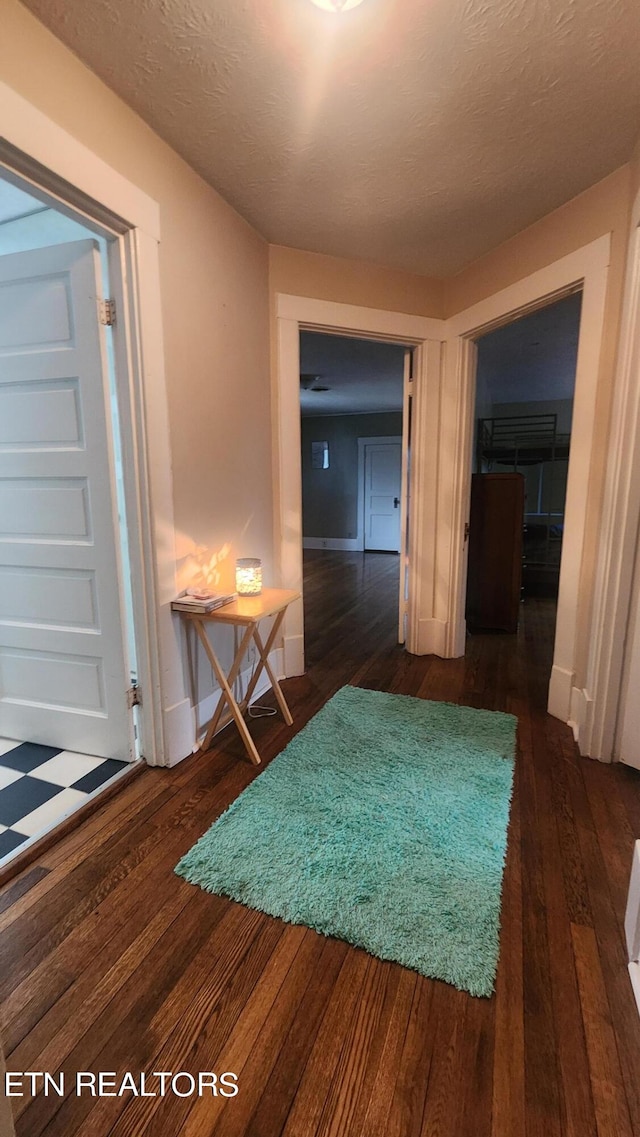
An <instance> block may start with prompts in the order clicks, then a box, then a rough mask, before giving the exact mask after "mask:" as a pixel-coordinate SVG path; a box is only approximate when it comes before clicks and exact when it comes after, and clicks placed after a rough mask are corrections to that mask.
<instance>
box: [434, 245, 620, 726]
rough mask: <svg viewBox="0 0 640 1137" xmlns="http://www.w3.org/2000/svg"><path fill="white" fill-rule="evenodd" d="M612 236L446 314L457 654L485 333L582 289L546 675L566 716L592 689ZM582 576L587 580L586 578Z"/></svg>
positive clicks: (446, 477)
mask: <svg viewBox="0 0 640 1137" xmlns="http://www.w3.org/2000/svg"><path fill="white" fill-rule="evenodd" d="M609 259H610V237H609V235H608V234H607V235H605V236H603V237H599V238H598V239H597V240H595V241H592V242H591V243H590V244H588V245H585V246H584V247H583V248H581V249H577V250H576V251H575V252H573V253H570V254H568V255H567V256H565V257H562V258H561V259H560V260H558V261H555V262H554V263H552V264H550V265H547V266H546V267H545V268H543V269H540V270H539V271H537V272H535V273H532V274H531V275H530V276H528V277H525V278H524V279H522V280H520V281H518V282H517V283H515V284H513V285H510V286H509V287H508V288H504V289H502V290H501V291H500V292H497V293H495V294H494V295H493V296H490V297H488V298H487V299H485V300H482V301H480V302H479V303H478V304H475V305H473V306H472V307H471V308H468V309H466V310H465V311H463V312H460V313H458V314H457V315H455V316H453V317H452V318H451V319H449V321H448V322H447V351H446V381H445V391H446V394H445V402H444V406H443V417H442V426H441V430H442V432H443V436H444V437H450V438H451V439H452V440H454V445H452V446H451V447H450V448H449V457H448V458H447V455H446V454H445V453H443V456H442V464H441V476H442V496H441V504H442V508H441V513H440V518H441V525H440V527H439V533H438V544H439V550H438V563H439V565H440V573H439V576H438V579H439V580H440V581H442V582H443V588H444V589H445V590H446V591H448V592H449V597H448V599H449V628H448V636H447V647H448V653H447V654H450V655H462V654H464V642H465V632H466V625H465V618H464V599H465V589H466V569H467V563H466V547H465V522H467V521H468V517H469V501H470V486H471V468H472V453H471V450H472V433H473V420H474V408H475V386H476V348H475V340H476V339H477V337H478V336H480V335H484V334H486V333H487V332H489V331H493V330H494V329H496V328H499V327H502V326H504V325H505V324H508V323H511V322H512V321H513V320H515V319H518V318H519V317H520V316H524V315H527V314H528V313H529V312H532V311H535V310H536V309H538V308H541V307H544V306H545V305H547V304H549V303H552V302H553V301H554V300H559V299H561V298H562V297H564V296H567V295H569V294H570V293H571V292H575V291H577V290H578V289H581V290H582V311H581V318H580V330H579V339H578V356H577V365H576V383H575V392H574V405H573V423H572V440H571V450H570V455H569V472H568V478H567V497H566V509H565V540H564V541H563V551H562V560H561V568H560V589H559V596H558V617H557V622H556V634H555V644H554V656H553V668H552V672H551V681H550V684H549V701H548V710H549V713H550V714H552V715H554V716H555V717H556V718H559V719H562V720H563V721H564V722H570V723H572V724H575V727H574V730H575V731H576V733H577V731H578V727H579V724H580V723H581V722H582V721H584V718H585V700H586V699H587V694H586V692H585V691H584V689H582V688H578V687H576V685H575V684H576V673H577V670H578V663H579V660H578V652H579V650H580V646H581V644H582V645H584V644H585V642H587V640H588V631H587V632H586V634H585V629H588V626H589V621H590V618H591V609H592V602H593V598H594V590H595V581H593V582H591V583H590V584H587V586H586V587H585V586H584V584H583V582H582V580H581V576H582V569H583V556H584V550H585V537H586V529H587V521H588V514H589V512H590V511H592V510H594V509H595V508H596V505H597V500H598V499H599V496H600V495H599V489H598V487H597V486H595V485H593V484H591V483H592V478H591V465H592V452H593V440H594V431H595V425H596V394H597V388H598V375H599V367H600V355H601V346H602V333H603V325H604V314H605V303H606V291H607V278H608V269H609ZM581 585H582V587H581Z"/></svg>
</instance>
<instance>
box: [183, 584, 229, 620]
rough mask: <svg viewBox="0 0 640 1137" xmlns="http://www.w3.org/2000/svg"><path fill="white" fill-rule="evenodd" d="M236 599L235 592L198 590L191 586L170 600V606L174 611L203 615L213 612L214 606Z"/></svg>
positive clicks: (219, 606)
mask: <svg viewBox="0 0 640 1137" xmlns="http://www.w3.org/2000/svg"><path fill="white" fill-rule="evenodd" d="M237 599H238V593H237V592H205V591H203V592H198V591H196V589H193V588H191V589H187V591H186V592H182V593H181V594H180V596H177V597H176V599H175V600H172V602H171V607H172V609H173V611H174V612H194V613H197V615H199V616H204V615H206V614H207V613H208V612H214V611H215V609H216V608H222V606H223V604H231V601H232V600H237Z"/></svg>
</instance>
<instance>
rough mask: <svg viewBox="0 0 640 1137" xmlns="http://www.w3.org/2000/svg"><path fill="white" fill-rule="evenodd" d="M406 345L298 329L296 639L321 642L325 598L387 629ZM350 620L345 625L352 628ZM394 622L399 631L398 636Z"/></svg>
mask: <svg viewBox="0 0 640 1137" xmlns="http://www.w3.org/2000/svg"><path fill="white" fill-rule="evenodd" d="M406 355H407V351H406V349H405V348H404V347H403V346H402V345H400V344H397V343H381V342H376V341H372V340H367V339H361V338H358V339H355V338H350V337H348V336H336V335H328V334H325V333H319V332H312V331H302V332H301V333H300V415H301V423H300V438H301V471H302V544H303V560H304V574H305V591H304V596H305V638H306V644H307V652H308V658H309V659H310V660H313V659H315V654H316V651H317V650H319V649H320V642H322V645H323V647H324V648H326V641H327V637H330V633H331V626H332V622H331V619H327V613H328V611H329V610H330V607H331V605H332V604H338V605H341V606H343V607H344V605H348V606H349V607H350V609H351V610H352V611H353V613H354V620H355V619H356V618H357V614H358V613H359V612H362V614H363V615H364V611H365V608H363V607H362V606H363V605H364V604H365V600H366V609H368V610H369V611H371V608H372V607H374V608H375V611H376V612H377V614H378V616H379V617H380V618H382V619H384V621H385V623H386V625H388V630H389V635H390V636H394V635H395V633H396V629H397V628H399V627H400V621H399V616H400V613H399V607H400V570H401V564H402V560H403V558H402V555H401V554H402V550H403V541H404V540H405V539H406V525H405V524H403V503H404V508H405V510H406V500H407V493H406V462H407V458H408V455H407V454H406V452H405V446H404V442H403V437H404V433H405V432H404V426H405V424H404V422H403V419H404V412H403V402H404V398H405V390H404V386H405V367H406V358H405V357H406ZM355 630H356V629H355V624H354V632H355ZM403 633H404V623H403V622H402V629H401V632H400V633H399V638H400V639H402V640H403V639H404V634H403Z"/></svg>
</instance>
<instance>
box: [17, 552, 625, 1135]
mask: <svg viewBox="0 0 640 1137" xmlns="http://www.w3.org/2000/svg"><path fill="white" fill-rule="evenodd" d="M305 573H306V588H305V597H306V611H305V619H306V634H307V661H308V670H307V672H306V674H305V675H303V676H299V677H297V678H295V679H291V680H287V681H286V682H285V691H286V695H287V700H288V702H289V704H290V706H291V709H292V713H293V716H294V723H293V726H292V727H287V726H286V725H285V724H284V723H283V722H282V720H281V719H280V718H279V717H276V718H263V719H259V720H254V721H253V722H252V724H251V730H252V733H253V734H254V736H255V738H256V742H257V745H258V748H259V750H260V752H261V753H262V754H263V756H264V762H265V764H266V763H267V762H268V761H270V760H271V758H272V757H274V756H275V755H276V754H277V753H278V752H279V751H280V750H281V749H282V747H283V746H284V745H286V743H287V742H288V741H289V739H290V738H292V737H293V736H294V735H295V733H296V732H297V731H298V730H300V729H301V727H302V726H303V725H304V724H305V723H306V722H307V721H308V720H309V719H310V718H311V717H312V716H313V715H314V714H315V713H316V712H317V711H318V710H319V709H320V708H321V707H322V706H323V705H324V703H325V702H326V700H327V699H328V698H330V697H331V695H332V694H333V693H334V692H335V691H336V690H338V689H339V687H341V686H342V685H343V684H345V683H353V684H355V685H359V686H362V687H367V688H371V689H373V690H384V691H391V692H397V693H400V694H405V695H413V696H416V697H419V698H427V699H443V700H446V701H449V702H454V703H456V702H457V703H463V704H465V705H468V706H472V707H484V708H487V709H495V710H501V711H508V712H510V713H513V714H515V715H517V717H518V720H519V735H518V755H517V768H516V776H515V787H514V797H513V802H512V813H511V824H510V831H509V844H508V851H507V858H506V867H505V877H504V886H503V904H502V917H501V954H500V961H499V967H498V976H497V983H496V993H495V995H494V996H493V997H492V998H491V999H474V998H472V997H471V996H469V995H466V994H465V993H463V992H459V991H456V990H455V989H454V988H452V987H449V986H448V985H447V984H444V983H441V982H437V981H432V980H428V979H425V978H423V977H421V976H417V975H416V974H415V973H414V972H411V971H408V970H406V969H405V968H402V967H399V966H398V965H396V964H393V963H389V962H382V961H379V960H376V959H374V958H372V957H370V956H368V955H367V954H366V953H365V952H363V951H361V950H359V949H356V948H354V947H351V946H350V945H347V944H345V943H342V942H341V941H338V940H334V939H330V938H324V937H322V936H319V935H317V934H316V933H315V932H313V931H311V930H309V929H305V928H301V927H294V926H289V925H286V924H283V923H282V922H280V921H278V920H273V919H271V918H270V917H268V916H265V915H263V914H261V913H259V912H254V911H251V910H249V909H246V908H243V907H242V906H240V905H237V904H234V903H233V902H231V901H229V900H227V899H225V898H222V897H217V896H210V895H208V894H207V893H205V892H202V891H201V890H199V889H196V888H194V887H193V886H190V885H188V884H186V882H185V881H183V880H181V879H180V878H178V877H177V876H176V875H175V873H174V871H173V869H174V866H175V864H176V862H177V861H178V859H179V858H180V856H181V855H182V854H183V853H184V852H186V851H187V850H188V849H189V848H190V847H191V845H192V844H193V843H194V841H195V840H196V839H197V837H198V836H199V835H200V834H201V833H202V832H204V831H205V829H206V828H207V827H208V826H209V825H210V824H211V822H212V821H213V820H215V818H216V817H217V816H219V815H220V813H222V812H223V811H224V809H226V808H227V806H228V805H229V804H230V803H231V802H232V801H233V800H234V799H235V798H236V797H237V796H238V794H240V793H241V792H242V790H243V789H244V788H245V787H246V786H248V785H249V784H250V782H251V781H252V780H253V779H254V778H255V777H258V776H259V774H260V768H257V769H256V768H253V767H251V766H250V765H249V763H248V762H247V761H246V758H245V754H244V748H243V745H242V742H241V740H240V739H239V737H238V734H237V731H236V730H235V729H234V728H233V727H230V728H228V729H226V730H225V731H223V732H222V733H221V734H220V735H219V736H217V738H216V740H215V746H214V748H213V749H212V750H211V751H210V752H209V753H208V754H200V755H194V756H193V757H192V758H189V759H187V760H186V761H185V762H184V763H181V764H180V765H178V766H177V767H175V768H174V769H172V770H151V769H149V770H146V771H144V772H143V774H142V775H141V776H140V777H139V778H138V779H136V780H135V781H133V782H131V783H130V784H129V785H127V786H126V787H125V788H124V789H123V790H122V792H121V793H120V794H119V795H118V796H117V797H115V798H113V799H112V800H111V801H108V802H106V803H105V804H104V805H103V806H102V807H101V809H99V810H98V811H97V812H96V813H95V814H94V815H93V816H91V817H89V818H87V819H86V820H85V821H84V822H83V823H82V824H81V825H80V827H79V828H78V829H76V830H75V831H73V832H70V833H68V834H67V835H66V836H64V837H63V839H62V840H61V841H60V842H59V843H58V844H57V845H55V846H53V847H51V848H49V849H47V850H46V851H43V853H42V855H41V856H40V857H39V858H38V859H37V860H36V861H35V862H34V863H33V864H32V865H30V866H29V867H28V868H26V869H25V870H24V871H23V872H22V874H21V875H20V876H18V877H17V878H16V879H15V880H13V881H10V882H9V883H7V884H6V885H5V886H4V888H3V889H0V998H1V999H2V1005H1V1008H0V1016H1V1027H2V1032H3V1035H4V1041H5V1048H6V1049H7V1051H8V1067H9V1069H10V1070H13V1071H16V1070H20V1071H22V1070H34V1069H38V1070H42V1069H45V1070H49V1071H51V1072H57V1071H60V1070H62V1071H64V1072H65V1073H66V1075H67V1079H68V1081H67V1093H66V1095H65V1097H64V1098H62V1099H60V1098H58V1097H55V1096H48V1097H45V1096H43V1095H39V1096H36V1098H35V1099H31V1098H30V1097H28V1096H25V1097H24V1098H17V1099H14V1103H13V1104H14V1112H15V1114H16V1118H17V1132H18V1137H85V1135H87V1137H89V1135H91V1137H169V1135H173V1134H175V1133H180V1134H181V1135H182V1137H282V1135H283V1134H284V1135H286V1137H383V1135H384V1137H543V1135H544V1137H632V1135H633V1134H638V1133H640V1079H638V1077H637V1071H638V1069H639V1068H640V1019H639V1017H638V1013H637V1010H636V1006H635V1002H634V999H633V994H632V991H631V986H630V983H629V977H628V973H627V968H626V959H625V946H624V934H623V920H624V905H625V899H626V891H627V885H628V875H629V868H630V863H631V852H632V847H633V840H634V838H635V837H638V836H640V775H639V774H638V773H637V772H636V771H634V770H630V769H628V768H623V767H619V766H601V765H599V764H597V763H592V762H590V761H589V760H588V759H582V758H580V756H579V755H578V753H577V750H576V747H575V744H574V742H573V738H572V735H571V732H570V730H569V728H568V727H566V726H564V725H563V724H562V723H559V722H557V721H556V720H555V719H552V718H550V717H549V715H548V714H547V713H546V698H547V689H548V682H549V673H550V666H551V657H552V649H553V621H554V610H553V603H552V602H551V601H548V600H527V601H526V602H525V603H524V604H523V605H522V613H521V620H520V626H519V629H518V633H517V634H516V635H513V636H507V635H494V636H491V635H484V636H474V637H470V638H469V640H468V645H467V652H466V655H465V657H464V658H462V659H457V660H441V659H438V658H436V657H417V656H411V655H409V654H408V653H406V652H405V651H404V650H403V649H402V648H401V647H399V646H398V645H397V643H396V642H395V628H396V604H397V584H398V559H397V558H395V557H393V556H384V555H375V554H368V555H363V554H351V553H332V552H324V551H318V552H310V553H308V554H305ZM264 701H265V702H266V703H268V702H269V697H268V696H267V697H265V700H264ZM100 1069H102V1070H115V1071H118V1072H120V1073H123V1072H124V1071H126V1070H131V1071H136V1072H138V1073H140V1072H146V1073H147V1074H148V1075H151V1074H152V1072H153V1071H154V1070H158V1069H163V1070H172V1071H174V1072H175V1071H179V1070H187V1071H192V1072H194V1073H197V1071H198V1070H214V1071H217V1072H222V1071H223V1070H233V1071H234V1072H236V1073H238V1076H239V1086H240V1090H239V1094H238V1097H237V1098H233V1099H225V1098H224V1097H222V1096H218V1097H216V1098H210V1097H209V1098H207V1097H202V1098H198V1097H184V1098H181V1097H178V1096H176V1095H175V1094H169V1095H167V1096H165V1097H159V1096H157V1097H152V1098H143V1097H135V1096H132V1095H131V1094H125V1095H123V1096H120V1097H102V1098H92V1097H90V1096H87V1095H83V1096H81V1097H77V1096H76V1095H75V1092H74V1090H75V1073H76V1071H78V1070H89V1071H91V1070H93V1071H97V1070H100Z"/></svg>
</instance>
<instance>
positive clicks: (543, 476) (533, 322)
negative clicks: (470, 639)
mask: <svg viewBox="0 0 640 1137" xmlns="http://www.w3.org/2000/svg"><path fill="white" fill-rule="evenodd" d="M581 305H582V293H581V292H575V293H572V294H571V295H569V296H565V297H563V298H562V299H561V300H558V301H556V302H555V303H552V304H548V305H546V306H545V307H543V308H540V309H538V310H537V311H535V312H532V313H529V314H527V315H526V316H522V317H520V318H519V319H516V320H514V321H512V322H511V323H509V324H506V325H504V326H502V327H500V328H498V329H497V330H495V331H491V332H489V333H487V334H486V335H484V336H481V337H479V338H478V340H477V341H476V343H477V373H476V402H475V425H474V447H473V475H472V488H471V509H470V519H469V559H468V571H467V597H466V619H467V627H468V629H469V631H470V632H471V633H473V632H474V631H487V630H489V631H496V632H509V633H514V632H516V631H517V627H518V623H519V616H520V612H521V606H522V603H525V604H533V603H535V604H536V606H537V608H538V609H539V619H541V620H542V623H543V625H544V626H545V627H546V629H547V632H548V638H549V642H553V637H554V632H555V621H556V612H557V600H558V590H559V581H560V567H561V558H562V547H563V537H564V522H565V502H566V493H567V475H568V467H569V454H570V445H571V426H572V417H573V398H574V388H575V379H576V365H577V354H578V340H579V332H580V315H581Z"/></svg>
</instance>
